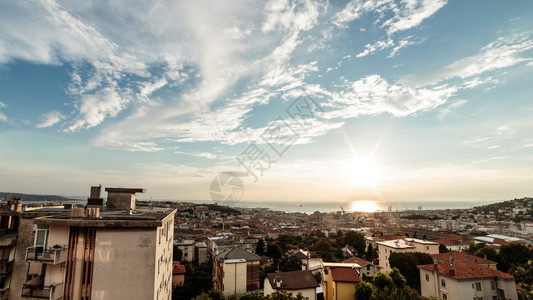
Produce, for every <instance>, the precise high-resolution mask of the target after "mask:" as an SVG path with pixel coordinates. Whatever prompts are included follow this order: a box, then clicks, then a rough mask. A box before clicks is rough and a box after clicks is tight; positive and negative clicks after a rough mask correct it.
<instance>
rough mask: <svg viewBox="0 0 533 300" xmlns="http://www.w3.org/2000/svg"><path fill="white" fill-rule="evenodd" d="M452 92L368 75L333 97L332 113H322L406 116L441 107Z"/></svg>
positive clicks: (342, 115)
mask: <svg viewBox="0 0 533 300" xmlns="http://www.w3.org/2000/svg"><path fill="white" fill-rule="evenodd" d="M456 91H457V89H456V88H454V87H436V88H433V89H416V88H412V87H409V86H405V85H401V84H390V83H389V82H387V80H385V79H384V78H382V77H381V76H379V75H370V76H366V77H364V78H362V79H360V80H358V81H355V82H353V83H352V84H351V88H350V89H348V90H346V91H343V92H340V93H334V94H333V95H332V96H331V101H330V103H329V105H330V106H331V107H332V110H331V111H328V112H326V113H324V117H326V118H352V117H357V116H360V115H374V114H380V113H390V114H392V115H394V116H407V115H411V114H414V113H416V112H419V111H424V110H428V109H433V108H435V107H438V106H440V105H442V104H444V103H445V102H446V100H447V99H448V98H449V97H451V96H452V95H454V93H455V92H456Z"/></svg>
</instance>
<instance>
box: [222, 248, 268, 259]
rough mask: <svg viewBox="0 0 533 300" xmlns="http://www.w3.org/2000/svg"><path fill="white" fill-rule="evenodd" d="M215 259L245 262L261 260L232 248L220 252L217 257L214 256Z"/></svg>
mask: <svg viewBox="0 0 533 300" xmlns="http://www.w3.org/2000/svg"><path fill="white" fill-rule="evenodd" d="M215 259H216V260H218V261H227V260H232V259H245V260H246V261H254V260H261V257H260V256H259V255H257V254H254V253H252V252H249V251H246V250H244V249H241V248H238V247H234V248H228V249H226V250H224V251H222V252H220V253H219V254H218V255H217V256H215Z"/></svg>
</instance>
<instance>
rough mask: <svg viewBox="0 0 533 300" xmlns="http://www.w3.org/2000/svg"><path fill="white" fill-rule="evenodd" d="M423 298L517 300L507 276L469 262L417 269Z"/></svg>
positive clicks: (424, 266) (514, 287) (513, 282)
mask: <svg viewBox="0 0 533 300" xmlns="http://www.w3.org/2000/svg"><path fill="white" fill-rule="evenodd" d="M417 267H418V269H419V270H420V288H421V294H422V296H424V297H431V296H434V297H440V298H443V299H450V300H472V299H475V300H517V299H518V295H517V292H516V284H515V280H514V277H513V276H512V275H510V274H507V273H504V272H501V271H497V270H493V269H490V268H487V267H483V266H480V265H478V264H476V263H473V262H469V261H462V262H453V261H452V262H448V263H440V264H432V265H421V266H417Z"/></svg>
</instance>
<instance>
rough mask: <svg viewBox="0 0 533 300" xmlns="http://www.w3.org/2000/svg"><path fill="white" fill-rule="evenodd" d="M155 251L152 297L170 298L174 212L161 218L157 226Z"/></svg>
mask: <svg viewBox="0 0 533 300" xmlns="http://www.w3.org/2000/svg"><path fill="white" fill-rule="evenodd" d="M157 235H158V236H157V245H156V251H155V266H156V268H157V269H156V270H155V277H154V279H155V280H154V287H155V289H154V299H171V298H172V269H173V262H172V251H173V249H174V248H173V241H174V214H172V215H171V216H168V217H167V218H166V219H164V220H163V223H162V226H161V227H158V228H157Z"/></svg>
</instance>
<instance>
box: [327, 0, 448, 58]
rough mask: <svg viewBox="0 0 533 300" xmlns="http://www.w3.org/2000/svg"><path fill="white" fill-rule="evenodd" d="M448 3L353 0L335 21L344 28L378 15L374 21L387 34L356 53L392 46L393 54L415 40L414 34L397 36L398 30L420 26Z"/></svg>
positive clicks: (440, 0) (366, 53)
mask: <svg viewBox="0 0 533 300" xmlns="http://www.w3.org/2000/svg"><path fill="white" fill-rule="evenodd" d="M446 3H447V1H446V0H436V1H432V0H415V1H407V0H402V1H394V0H372V1H361V0H352V1H350V2H348V4H346V7H345V8H344V9H343V10H341V11H339V12H338V13H337V14H335V16H334V17H333V18H332V23H333V24H335V25H336V26H338V27H340V28H346V27H347V24H348V23H350V22H352V21H354V20H356V19H360V18H361V17H362V16H363V15H364V14H374V15H377V19H376V21H375V22H374V24H376V25H377V26H378V27H379V28H383V29H384V30H385V33H386V35H387V38H386V39H383V40H379V41H376V42H373V43H368V44H366V45H365V49H364V50H363V51H362V52H361V53H359V54H357V55H356V57H364V56H367V55H370V54H374V53H375V52H378V51H383V50H385V49H391V48H392V51H391V52H390V54H389V57H393V56H395V55H396V54H397V53H398V52H399V50H400V49H402V48H404V47H407V46H409V45H412V44H414V43H415V42H413V41H412V40H410V38H411V37H408V38H403V39H401V40H400V41H396V39H395V38H394V37H393V36H394V35H395V33H397V32H401V31H406V30H409V29H411V28H414V27H417V26H419V25H420V24H421V23H422V22H423V21H424V20H425V19H427V18H429V17H431V16H432V15H434V14H435V13H436V12H437V11H438V10H439V9H441V8H442V7H443V6H444V5H446ZM391 15H392V16H391Z"/></svg>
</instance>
